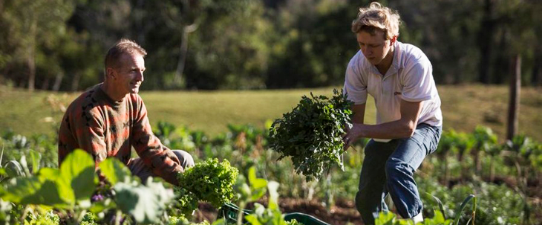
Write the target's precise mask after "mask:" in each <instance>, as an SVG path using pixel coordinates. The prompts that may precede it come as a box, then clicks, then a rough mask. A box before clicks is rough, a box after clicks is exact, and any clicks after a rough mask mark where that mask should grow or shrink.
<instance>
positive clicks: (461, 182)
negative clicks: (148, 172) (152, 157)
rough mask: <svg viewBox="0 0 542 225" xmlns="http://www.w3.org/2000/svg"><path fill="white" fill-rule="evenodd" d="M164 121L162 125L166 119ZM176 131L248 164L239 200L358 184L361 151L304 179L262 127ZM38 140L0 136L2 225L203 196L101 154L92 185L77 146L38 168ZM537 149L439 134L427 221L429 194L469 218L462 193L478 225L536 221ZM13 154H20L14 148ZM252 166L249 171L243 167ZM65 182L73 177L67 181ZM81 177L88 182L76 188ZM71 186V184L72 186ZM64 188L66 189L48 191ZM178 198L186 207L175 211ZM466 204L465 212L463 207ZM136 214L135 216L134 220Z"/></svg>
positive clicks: (161, 212) (447, 213) (345, 193)
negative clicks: (274, 184) (61, 160)
mask: <svg viewBox="0 0 542 225" xmlns="http://www.w3.org/2000/svg"><path fill="white" fill-rule="evenodd" d="M169 126H170V125H167V123H164V125H163V127H169ZM171 126H173V125H171ZM162 129H163V130H166V129H165V128H162ZM179 129H180V130H181V131H182V132H186V133H187V134H190V135H189V136H188V139H189V140H190V141H191V142H192V143H194V145H195V147H194V150H193V151H194V155H197V156H199V157H202V158H213V157H217V158H219V159H221V160H223V159H228V160H229V161H228V164H229V166H230V167H232V168H235V167H237V168H239V170H240V171H245V172H244V176H239V179H238V180H237V181H236V182H235V185H234V187H233V189H234V190H233V191H232V193H233V195H234V199H237V202H238V203H239V205H241V203H242V202H251V201H255V200H257V199H259V198H261V197H262V196H264V195H265V194H266V192H267V189H268V185H269V182H268V181H267V180H276V181H278V182H280V186H281V190H279V191H280V194H281V195H285V196H286V197H296V198H305V199H309V198H310V197H309V196H312V198H313V199H316V200H318V201H322V202H325V203H326V206H327V207H331V206H332V204H333V201H334V200H339V199H352V198H353V196H355V193H356V191H357V189H356V187H357V182H358V179H359V169H360V168H361V162H362V161H363V151H358V152H354V151H350V152H348V153H346V154H345V155H344V161H343V164H344V167H345V170H344V171H338V170H336V171H332V172H330V173H329V174H328V175H327V177H326V178H327V179H325V180H324V181H322V182H314V181H313V182H305V180H304V178H303V177H302V176H300V175H298V174H295V173H294V174H292V172H293V171H294V166H293V165H292V162H291V161H289V160H283V161H279V162H276V161H275V160H276V159H277V158H278V157H279V156H278V153H277V152H275V151H273V150H271V149H268V148H267V146H268V145H267V144H265V143H267V141H266V140H265V139H266V138H267V134H266V131H265V130H259V129H256V128H254V127H252V126H249V125H231V126H229V127H228V129H229V132H228V133H226V134H223V135H221V136H219V137H215V138H210V137H209V136H207V135H205V133H203V132H201V131H190V130H188V129H187V128H177V127H176V126H173V127H172V128H170V129H169V136H168V137H166V136H164V137H161V138H168V139H170V141H171V143H174V142H178V139H181V138H185V137H181V136H178V135H177V134H178V133H179ZM160 132H162V131H160ZM163 133H166V132H163ZM5 134H6V133H5ZM240 137H244V138H245V139H244V141H245V145H239V143H240V141H239V140H242V138H240ZM35 140H36V139H33V138H26V137H24V136H21V135H16V134H14V133H11V134H9V135H7V134H6V135H4V136H3V138H2V139H1V141H2V145H4V146H5V148H4V150H3V154H1V155H2V156H1V157H0V158H2V162H3V163H2V164H1V168H0V185H1V186H0V198H1V199H0V223H2V224H6V223H7V224H24V223H25V222H27V223H30V224H32V223H36V221H42V222H43V221H45V220H54V219H55V218H56V216H57V217H58V219H59V220H60V221H61V222H62V223H65V222H73V223H77V222H79V223H81V224H104V223H109V224H111V223H115V222H116V221H117V218H118V221H119V223H120V222H124V223H126V224H127V223H135V222H137V223H142V222H145V221H147V222H149V221H151V220H153V221H154V223H160V224H166V223H169V224H189V223H190V221H189V220H188V219H187V217H189V216H190V214H191V213H192V211H193V210H194V209H196V208H197V206H198V200H200V199H197V198H195V196H196V195H195V194H191V193H189V192H187V191H186V190H185V192H177V191H178V190H181V189H177V190H176V191H175V192H174V193H175V194H176V195H175V197H173V196H172V195H171V193H172V192H171V190H170V189H169V188H168V187H170V185H169V184H162V183H161V181H159V179H156V180H149V182H151V183H148V184H140V183H139V179H138V178H136V177H132V176H131V174H130V172H129V170H128V169H127V168H126V167H125V166H124V165H123V164H122V163H121V162H120V161H118V160H116V159H107V160H106V161H104V162H102V163H100V166H99V168H100V174H101V175H103V176H104V177H105V178H106V181H102V182H99V183H95V182H96V181H92V180H91V179H90V178H87V179H81V177H83V176H86V175H83V174H87V172H86V171H94V164H93V161H92V160H91V159H89V157H90V156H88V154H86V153H84V152H80V153H83V154H81V155H77V154H76V156H74V157H73V158H70V159H69V160H75V161H73V162H71V161H70V162H69V163H66V164H65V165H64V164H63V165H61V168H60V169H56V168H47V167H44V166H43V165H47V164H53V165H54V163H51V162H44V161H47V160H51V158H49V157H42V156H41V153H42V152H41V150H40V151H33V149H28V148H30V147H29V146H35V148H37V149H40V146H39V145H41V144H43V145H46V146H55V141H54V140H52V139H43V140H42V141H40V142H35ZM465 140H468V141H465ZM51 142H52V143H51ZM257 143H260V144H257ZM8 146H9V147H8ZM242 146H244V147H242ZM258 146H260V147H258ZM541 146H542V145H541V144H540V143H538V142H536V141H534V140H533V139H531V138H528V137H526V136H524V135H518V136H517V137H515V138H514V139H513V140H512V141H510V142H507V143H504V144H499V143H496V141H495V136H494V135H493V133H492V131H491V129H489V128H483V127H479V128H476V129H475V130H474V131H473V132H472V133H461V132H456V131H454V132H451V131H446V132H444V133H443V136H442V140H441V146H440V149H439V150H437V153H436V154H439V153H440V151H442V152H446V154H445V156H444V157H441V156H438V155H429V156H428V158H427V159H426V160H425V162H424V164H423V165H422V166H421V168H420V169H419V171H417V176H416V178H417V179H416V183H417V184H418V188H419V190H420V194H422V202H423V203H424V209H425V211H424V216H425V217H426V218H429V219H427V220H426V221H430V220H431V219H436V218H439V216H438V215H437V212H435V211H434V210H437V209H439V208H440V207H439V205H438V203H437V202H436V201H435V200H434V198H433V197H432V196H435V197H436V198H438V199H440V200H441V202H442V209H443V210H442V212H443V217H444V218H445V219H450V218H457V217H458V216H459V218H460V219H459V221H460V222H459V224H466V223H467V221H468V220H469V219H471V218H472V215H471V213H470V212H467V213H461V214H460V213H458V212H459V211H458V205H459V204H460V203H461V202H462V201H463V200H464V198H465V196H467V195H469V194H475V195H476V196H477V203H476V205H477V206H476V207H477V208H476V214H475V215H476V217H475V220H474V222H475V224H489V225H491V224H534V223H536V222H535V220H536V219H539V217H538V216H537V215H541V214H540V213H541V211H540V207H538V205H536V204H537V203H536V202H535V201H533V198H532V196H533V191H532V190H538V189H537V188H538V186H536V185H538V183H537V182H538V181H540V180H542V179H541V178H542V177H541V176H542V170H541V169H540V168H541V167H540V158H541V153H542V152H541V150H540V149H542V147H541ZM362 147H363V146H361V148H362ZM467 147H468V148H467ZM32 148H34V147H32ZM452 148H456V149H455V150H454V149H452ZM43 149H44V148H43ZM459 149H463V151H459ZM488 150H489V151H488ZM14 152H22V153H21V154H19V155H16V154H15V153H14ZM460 152H463V161H458V155H459V154H460ZM23 153H24V154H23ZM474 153H477V154H480V158H481V161H480V163H481V168H482V170H481V171H476V170H475V164H474V163H475V160H473V159H472V158H473V157H474V156H475V155H474ZM48 154H51V155H54V154H52V153H48ZM437 156H438V157H437ZM6 158H8V159H9V160H7V159H6ZM67 160H68V159H67ZM209 161H211V160H210V159H209ZM218 162H219V161H218V159H214V161H213V162H212V163H213V164H215V163H216V164H217V166H218V165H221V164H223V163H224V161H222V163H218ZM444 162H446V165H447V167H448V169H449V172H450V174H449V175H450V176H449V177H448V179H447V180H445V179H443V177H444V175H443V174H444V173H443V171H444V168H443V167H442V166H441V165H443V164H444ZM490 165H493V168H494V169H495V174H496V176H495V180H492V179H491V178H490V177H489V176H488V171H489V169H488V168H490ZM8 167H9V168H8ZM76 167H80V168H76ZM251 167H254V168H252V169H249V168H251ZM213 168H214V167H213ZM6 171H11V172H6ZM217 171H218V170H217ZM257 171H258V172H257ZM90 174H91V173H88V175H90ZM92 174H93V173H92ZM518 174H519V176H518ZM63 177H64V178H63ZM68 177H70V178H68ZM260 177H262V178H260ZM70 180H71V181H72V182H69V181H70ZM73 181H75V182H73ZM91 181H92V182H91ZM13 182H16V184H14V183H13ZM88 182H91V183H88ZM85 183H86V185H83V184H85ZM92 183H95V184H92ZM78 185H80V186H78ZM93 185H94V186H93ZM533 185H534V186H533ZM87 186H88V187H90V188H87ZM74 188H77V190H78V191H74V190H72V189H74ZM86 188H87V189H86ZM182 190H184V189H182ZM61 191H62V192H61ZM87 191H88V192H87ZM69 192H71V193H72V194H62V195H61V194H55V193H69ZM425 192H427V193H425ZM42 193H47V194H43V195H42ZM51 193H52V194H51ZM311 193H314V194H311ZM14 195H17V196H14ZM63 195H65V196H66V197H65V196H63ZM90 195H92V197H91V198H90V204H89V203H88V202H89V201H88V200H85V197H84V196H90ZM226 195H227V194H226ZM128 196H129V197H128ZM168 198H174V199H175V200H174V201H173V204H172V203H167V199H168ZM66 199H68V200H66ZM44 202H45V203H44ZM21 203H22V204H21ZM123 204H124V205H123ZM182 205H184V206H185V208H182ZM468 206H469V205H467V207H466V209H469V207H468ZM53 208H54V209H53ZM269 208H270V207H269ZM269 208H266V209H264V210H263V211H262V210H261V209H260V211H258V212H262V213H260V214H256V212H254V213H255V215H256V216H260V217H261V219H262V221H264V220H263V218H267V219H269V220H271V219H270V218H274V217H275V214H274V212H270V211H269ZM166 209H167V210H166ZM183 209H184V211H183ZM166 211H167V212H166ZM466 211H469V210H466ZM48 214H50V215H52V217H50V216H48ZM135 214H137V215H140V217H139V218H136V216H135ZM166 214H167V216H169V217H167V216H166ZM55 215H56V216H55ZM185 216H187V217H185ZM267 219H265V220H267ZM138 221H139V222H138ZM168 221H169V222H168ZM395 221H396V222H397V221H401V220H398V219H395ZM427 223H429V222H427Z"/></svg>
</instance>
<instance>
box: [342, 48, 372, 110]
mask: <svg viewBox="0 0 542 225" xmlns="http://www.w3.org/2000/svg"><path fill="white" fill-rule="evenodd" d="M359 54H361V53H359V52H358V54H357V55H356V56H354V57H353V58H352V60H350V63H348V68H347V69H346V75H345V79H344V92H345V93H346V94H347V95H348V100H350V101H352V102H354V104H355V105H359V104H363V103H365V102H366V101H367V80H366V78H365V79H364V77H363V76H362V70H361V68H360V65H359V63H358V61H359V60H358V59H359Z"/></svg>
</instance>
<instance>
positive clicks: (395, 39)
mask: <svg viewBox="0 0 542 225" xmlns="http://www.w3.org/2000/svg"><path fill="white" fill-rule="evenodd" d="M396 41H397V36H393V37H392V38H391V39H390V46H392V45H393V44H395V42H396Z"/></svg>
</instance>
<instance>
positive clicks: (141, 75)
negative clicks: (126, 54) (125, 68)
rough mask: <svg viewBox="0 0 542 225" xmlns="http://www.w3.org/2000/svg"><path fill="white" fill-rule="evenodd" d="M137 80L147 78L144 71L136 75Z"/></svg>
mask: <svg viewBox="0 0 542 225" xmlns="http://www.w3.org/2000/svg"><path fill="white" fill-rule="evenodd" d="M136 80H138V81H143V80H145V77H144V76H143V71H139V72H138V73H137V75H136Z"/></svg>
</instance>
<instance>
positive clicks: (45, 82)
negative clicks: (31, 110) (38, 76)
mask: <svg viewBox="0 0 542 225" xmlns="http://www.w3.org/2000/svg"><path fill="white" fill-rule="evenodd" d="M49 81H50V78H45V79H44V80H43V81H42V82H41V87H40V89H41V90H47V89H49Z"/></svg>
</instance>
